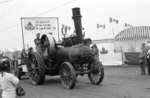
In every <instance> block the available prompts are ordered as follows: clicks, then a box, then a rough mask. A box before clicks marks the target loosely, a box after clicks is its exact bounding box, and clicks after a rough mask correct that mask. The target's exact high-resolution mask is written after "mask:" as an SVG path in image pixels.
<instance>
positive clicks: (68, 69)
mask: <svg viewBox="0 0 150 98" xmlns="http://www.w3.org/2000/svg"><path fill="white" fill-rule="evenodd" d="M60 76H61V83H62V85H63V86H64V87H65V88H67V89H73V88H74V86H75V84H76V74H75V70H74V68H73V66H72V64H70V63H69V62H64V63H63V64H62V65H61V69H60Z"/></svg>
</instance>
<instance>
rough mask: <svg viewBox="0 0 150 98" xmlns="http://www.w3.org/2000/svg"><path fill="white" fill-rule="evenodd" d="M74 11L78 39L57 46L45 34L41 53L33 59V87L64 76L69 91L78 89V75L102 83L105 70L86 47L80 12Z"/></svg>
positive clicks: (31, 65)
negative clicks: (75, 87) (46, 76)
mask: <svg viewBox="0 0 150 98" xmlns="http://www.w3.org/2000/svg"><path fill="white" fill-rule="evenodd" d="M72 10H73V20H74V25H75V32H76V36H74V37H68V38H64V39H63V41H62V43H61V44H57V43H56V41H55V39H54V38H53V37H52V36H51V35H48V34H43V35H42V36H41V45H40V49H39V50H38V51H36V52H34V53H32V54H30V55H29V64H28V69H29V73H30V77H31V80H32V83H33V84H35V85H40V84H43V83H44V80H45V75H50V76H56V75H60V78H61V83H62V85H63V86H64V87H65V88H68V89H72V88H73V87H74V86H75V84H76V78H77V76H78V75H84V74H88V77H89V80H90V81H91V83H92V84H95V85H99V84H100V83H101V82H102V80H103V78H104V69H103V66H102V64H101V62H100V61H98V60H97V59H95V58H94V54H93V51H92V50H91V49H90V48H89V46H86V45H85V44H83V42H84V40H85V39H83V35H82V25H81V15H80V9H79V8H73V9H72ZM68 42H69V44H68Z"/></svg>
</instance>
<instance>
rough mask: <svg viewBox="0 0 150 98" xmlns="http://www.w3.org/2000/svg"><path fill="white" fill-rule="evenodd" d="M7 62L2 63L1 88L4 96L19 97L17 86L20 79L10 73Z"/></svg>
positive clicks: (8, 97)
mask: <svg viewBox="0 0 150 98" xmlns="http://www.w3.org/2000/svg"><path fill="white" fill-rule="evenodd" d="M8 69H9V68H8V65H7V64H6V63H4V64H2V63H1V64H0V89H1V91H2V93H1V97H2V98H17V95H16V88H17V86H18V85H19V79H18V78H17V77H16V76H14V75H13V74H11V73H9V70H8Z"/></svg>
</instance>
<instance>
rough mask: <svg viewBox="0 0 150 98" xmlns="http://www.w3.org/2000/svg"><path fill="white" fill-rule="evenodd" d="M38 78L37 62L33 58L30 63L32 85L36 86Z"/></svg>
mask: <svg viewBox="0 0 150 98" xmlns="http://www.w3.org/2000/svg"><path fill="white" fill-rule="evenodd" d="M38 78H39V69H38V62H37V60H36V58H35V57H34V56H33V57H32V61H31V80H32V83H33V84H36V82H37V81H36V80H38Z"/></svg>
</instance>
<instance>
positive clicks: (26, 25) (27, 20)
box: [21, 17, 59, 45]
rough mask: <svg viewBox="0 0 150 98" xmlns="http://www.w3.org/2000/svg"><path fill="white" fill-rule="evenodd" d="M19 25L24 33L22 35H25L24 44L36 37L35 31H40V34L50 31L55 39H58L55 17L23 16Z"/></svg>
mask: <svg viewBox="0 0 150 98" xmlns="http://www.w3.org/2000/svg"><path fill="white" fill-rule="evenodd" d="M21 25H22V32H23V34H24V36H23V37H25V38H24V39H25V45H26V44H30V42H31V41H33V40H34V38H35V37H36V34H37V33H40V34H41V35H42V34H48V33H50V34H52V35H53V36H54V38H55V39H56V40H58V39H59V38H58V37H59V27H58V26H59V25H58V18H57V17H23V18H21ZM29 41H30V42H29ZM32 44H33V42H32Z"/></svg>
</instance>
